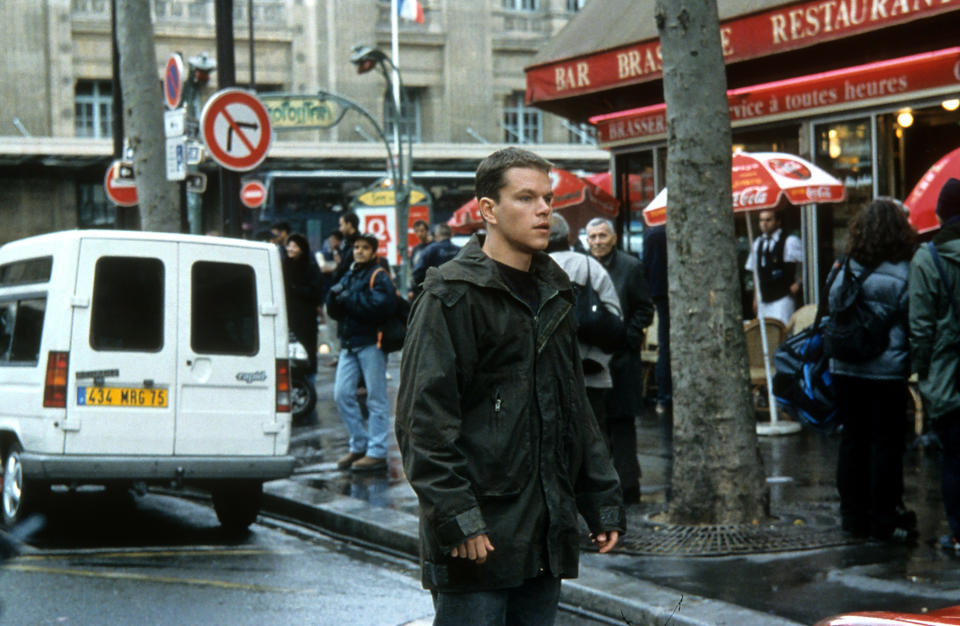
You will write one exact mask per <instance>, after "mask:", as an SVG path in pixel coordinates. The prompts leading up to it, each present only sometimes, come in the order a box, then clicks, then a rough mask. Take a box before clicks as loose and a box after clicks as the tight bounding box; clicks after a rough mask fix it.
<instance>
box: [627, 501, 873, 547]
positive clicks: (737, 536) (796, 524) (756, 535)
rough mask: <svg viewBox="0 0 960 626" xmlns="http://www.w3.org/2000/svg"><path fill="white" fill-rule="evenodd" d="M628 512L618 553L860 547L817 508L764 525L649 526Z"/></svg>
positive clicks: (643, 517) (789, 512)
mask: <svg viewBox="0 0 960 626" xmlns="http://www.w3.org/2000/svg"><path fill="white" fill-rule="evenodd" d="M651 517H652V514H649V513H636V512H633V511H631V512H630V513H629V514H628V517H627V529H628V532H627V534H626V536H624V537H623V538H622V539H621V540H620V542H619V543H618V544H617V547H616V548H615V550H616V551H617V552H621V553H626V554H635V555H651V556H656V555H659V556H729V555H738V554H762V553H767V552H788V551H794V550H813V549H816V548H826V547H831V546H841V545H848V544H855V543H860V542H861V540H858V539H854V538H852V537H850V536H848V535H846V534H844V533H843V532H842V531H841V530H840V527H839V524H837V523H836V521H835V520H834V519H833V516H832V515H825V514H824V512H823V511H821V510H818V509H816V508H810V509H806V510H801V509H790V510H785V511H780V512H776V513H775V517H774V518H773V519H772V520H771V521H767V522H764V523H762V524H719V525H682V524H665V523H662V522H657V521H653V520H652V519H651Z"/></svg>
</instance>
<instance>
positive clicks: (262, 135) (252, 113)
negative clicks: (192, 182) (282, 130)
mask: <svg viewBox="0 0 960 626" xmlns="http://www.w3.org/2000/svg"><path fill="white" fill-rule="evenodd" d="M200 133H201V135H202V136H203V142H204V143H205V144H206V146H207V150H208V151H209V152H210V156H211V157H212V158H213V160H214V161H216V162H217V163H219V164H220V165H222V166H223V167H225V168H227V169H230V170H235V171H238V172H246V171H249V170H252V169H253V168H255V167H257V166H258V165H260V164H261V163H262V162H263V160H264V159H265V158H267V150H269V149H270V141H271V140H272V138H273V133H272V131H271V129H270V116H269V115H268V114H267V109H266V108H264V106H263V104H261V103H260V101H259V100H257V97H256V96H255V95H253V94H252V93H250V92H249V91H245V90H243V89H238V88H236V87H230V88H228V89H222V90H220V91H218V92H217V93H215V94H213V97H211V98H210V100H208V101H207V104H206V105H204V107H203V112H202V113H201V114H200Z"/></svg>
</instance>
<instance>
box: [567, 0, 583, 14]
mask: <svg viewBox="0 0 960 626" xmlns="http://www.w3.org/2000/svg"><path fill="white" fill-rule="evenodd" d="M586 4H587V0H567V11H569V12H571V13H576V12H577V11H579V10H580V9H582V8H583V7H584V6H586Z"/></svg>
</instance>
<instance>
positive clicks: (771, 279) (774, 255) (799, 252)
mask: <svg viewBox="0 0 960 626" xmlns="http://www.w3.org/2000/svg"><path fill="white" fill-rule="evenodd" d="M760 233H761V234H760V236H759V237H757V238H756V240H755V241H754V243H753V249H752V250H751V252H750V256H749V257H748V258H747V264H746V266H745V269H746V270H747V271H749V272H753V268H754V264H755V262H756V259H757V257H759V259H760V264H759V265H758V266H757V275H758V278H759V281H760V299H759V300H760V301H759V303H758V299H757V294H756V291H754V298H753V308H754V312H755V313H757V317H772V318H774V319H778V320H780V321H781V322H783V323H784V324H786V323H787V322H789V321H790V316H791V315H793V311H794V309H795V308H796V300H795V298H796V297H797V295H798V294H799V293H800V285H801V281H802V280H803V272H802V271H801V268H800V264H801V263H802V262H803V245H802V244H801V243H800V238H799V237H797V236H795V235H786V236H785V235H784V233H783V230H782V229H781V228H780V216H779V215H778V214H777V213H776V212H775V211H760Z"/></svg>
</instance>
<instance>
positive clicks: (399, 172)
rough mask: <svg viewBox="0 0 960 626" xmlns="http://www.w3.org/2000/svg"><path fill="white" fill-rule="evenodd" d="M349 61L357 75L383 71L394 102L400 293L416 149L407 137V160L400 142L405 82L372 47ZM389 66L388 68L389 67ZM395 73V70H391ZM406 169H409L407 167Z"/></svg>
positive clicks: (361, 49) (403, 289) (363, 48)
mask: <svg viewBox="0 0 960 626" xmlns="http://www.w3.org/2000/svg"><path fill="white" fill-rule="evenodd" d="M350 62H351V63H353V64H354V65H356V66H357V73H358V74H366V73H367V72H369V71H370V70H372V69H373V68H374V67H377V68H379V69H380V72H381V73H382V74H383V78H384V79H385V80H386V81H387V87H388V88H389V90H390V92H391V94H392V96H393V97H392V101H393V113H394V124H393V144H394V153H395V154H396V155H397V163H396V167H395V168H394V170H395V174H396V175H395V177H394V179H393V193H394V199H395V200H394V205H395V208H396V212H397V230H398V231H399V232H398V237H397V251H398V252H399V253H400V266H401V267H400V272H399V278H400V289H401V293H406V291H407V271H406V266H407V265H408V263H409V259H408V257H407V229H408V224H407V221H408V214H409V204H410V181H409V177H410V172H411V171H413V149H412V139H411V138H410V135H409V133H408V134H407V139H408V141H407V143H408V147H409V148H410V149H409V152H408V158H407V159H406V160H405V159H404V155H403V145H402V144H401V141H400V121H401V120H402V119H403V107H402V106H401V101H402V94H403V79H402V78H401V76H400V68H399V67H397V66H396V65H395V64H394V63H393V61H392V60H391V59H390V57H388V56H387V55H386V54H384V53H383V52H382V51H380V50H378V49H377V48H373V47H371V46H365V45H363V44H357V45H355V46H353V48H352V50H351V54H350ZM388 65H389V69H388V67H387V66H388ZM391 70H392V71H391ZM404 166H406V167H404Z"/></svg>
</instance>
